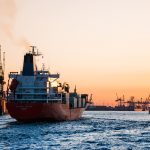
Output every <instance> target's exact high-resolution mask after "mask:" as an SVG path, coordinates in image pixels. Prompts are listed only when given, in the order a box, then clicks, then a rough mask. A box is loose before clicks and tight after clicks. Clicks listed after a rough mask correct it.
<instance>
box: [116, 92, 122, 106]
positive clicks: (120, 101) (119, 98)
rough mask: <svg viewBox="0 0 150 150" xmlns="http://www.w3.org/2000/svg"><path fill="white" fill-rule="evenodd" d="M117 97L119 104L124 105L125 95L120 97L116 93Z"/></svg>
mask: <svg viewBox="0 0 150 150" xmlns="http://www.w3.org/2000/svg"><path fill="white" fill-rule="evenodd" d="M116 96H117V99H116V102H118V106H124V95H123V96H122V98H121V97H118V94H117V93H116Z"/></svg>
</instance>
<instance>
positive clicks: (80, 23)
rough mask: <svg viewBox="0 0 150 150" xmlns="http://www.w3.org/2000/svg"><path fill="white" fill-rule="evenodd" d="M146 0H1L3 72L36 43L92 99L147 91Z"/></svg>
mask: <svg viewBox="0 0 150 150" xmlns="http://www.w3.org/2000/svg"><path fill="white" fill-rule="evenodd" d="M149 8H150V1H149V0H126V1H124V0H113V1H112V0H105V1H104V0H63V1H62V0H55V1H54V0H44V1H43V0H38V2H37V0H0V18H1V19H0V33H1V34H0V43H1V45H2V49H3V51H5V52H6V75H7V74H8V72H10V71H19V70H21V68H22V58H23V54H24V53H25V52H26V51H27V47H28V46H29V45H36V46H37V47H38V48H39V50H40V51H41V52H42V53H43V55H44V62H45V65H46V66H47V68H50V70H51V72H59V73H60V74H61V79H60V80H61V81H62V82H65V81H68V82H69V83H70V85H71V87H72V89H73V88H74V86H75V85H77V88H78V91H79V92H85V93H86V92H88V93H89V94H90V93H92V94H93V99H94V102H95V104H105V105H111V104H113V105H114V100H115V99H116V92H117V93H118V95H119V96H122V95H123V94H124V95H125V98H126V99H129V97H130V96H132V95H134V96H135V97H136V98H137V99H140V98H141V97H143V98H146V97H147V96H148V95H149V94H150V59H149V57H150V42H149V41H150V20H149V18H150V9H149Z"/></svg>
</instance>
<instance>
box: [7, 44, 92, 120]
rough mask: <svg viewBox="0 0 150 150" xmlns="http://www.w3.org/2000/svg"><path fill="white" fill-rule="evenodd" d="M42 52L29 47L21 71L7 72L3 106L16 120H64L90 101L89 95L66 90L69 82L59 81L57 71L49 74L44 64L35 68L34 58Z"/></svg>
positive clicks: (77, 115)
mask: <svg viewBox="0 0 150 150" xmlns="http://www.w3.org/2000/svg"><path fill="white" fill-rule="evenodd" d="M40 55H41V54H40V53H39V52H38V51H36V52H35V47H34V46H32V50H31V51H29V52H27V53H26V54H25V55H24V62H23V70H22V71H21V72H20V73H18V72H10V74H9V81H8V86H7V102H6V107H7V109H8V112H9V114H10V116H11V117H12V118H15V119H16V120H17V121H19V122H33V121H66V120H76V119H79V118H80V117H81V116H82V113H83V111H84V110H85V109H86V108H87V106H88V105H89V103H90V101H89V100H88V94H78V93H77V90H76V87H75V89H74V91H73V92H70V91H69V84H68V83H63V84H62V83H61V82H59V81H58V79H59V77H60V74H58V73H57V74H51V73H50V71H49V70H46V69H45V68H44V67H43V68H42V69H41V70H38V68H37V65H36V62H35V57H36V56H40Z"/></svg>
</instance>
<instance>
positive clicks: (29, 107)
mask: <svg viewBox="0 0 150 150" xmlns="http://www.w3.org/2000/svg"><path fill="white" fill-rule="evenodd" d="M6 106H7V109H8V112H9V114H10V116H11V117H12V118H15V119H16V120H17V121H20V122H33V121H44V120H48V121H66V120H76V119H79V118H80V117H81V115H82V113H83V111H84V110H85V108H73V109H70V108H69V105H68V104H61V103H40V102H37V103H27V102H14V101H9V102H7V103H6Z"/></svg>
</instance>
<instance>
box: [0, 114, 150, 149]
mask: <svg viewBox="0 0 150 150" xmlns="http://www.w3.org/2000/svg"><path fill="white" fill-rule="evenodd" d="M3 149H4V150H17V149H18V150H20V149H23V150H25V149H37V150H53V149H54V150H55V149H56V150H59V149H61V150H63V149H64V150H67V149H68V150H76V149H83V150H84V149H87V150H88V149H102V150H107V149H108V150H109V149H110V150H111V149H112V150H134V149H135V150H140V149H141V150H149V149H150V115H149V114H148V112H113V111H107V112H106V111H91V112H90V111H85V112H84V114H83V116H82V118H81V119H80V120H78V121H66V122H54V123H49V122H37V123H29V124H23V123H18V122H17V121H15V120H14V119H12V118H11V117H10V116H9V115H4V116H0V150H3Z"/></svg>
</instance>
